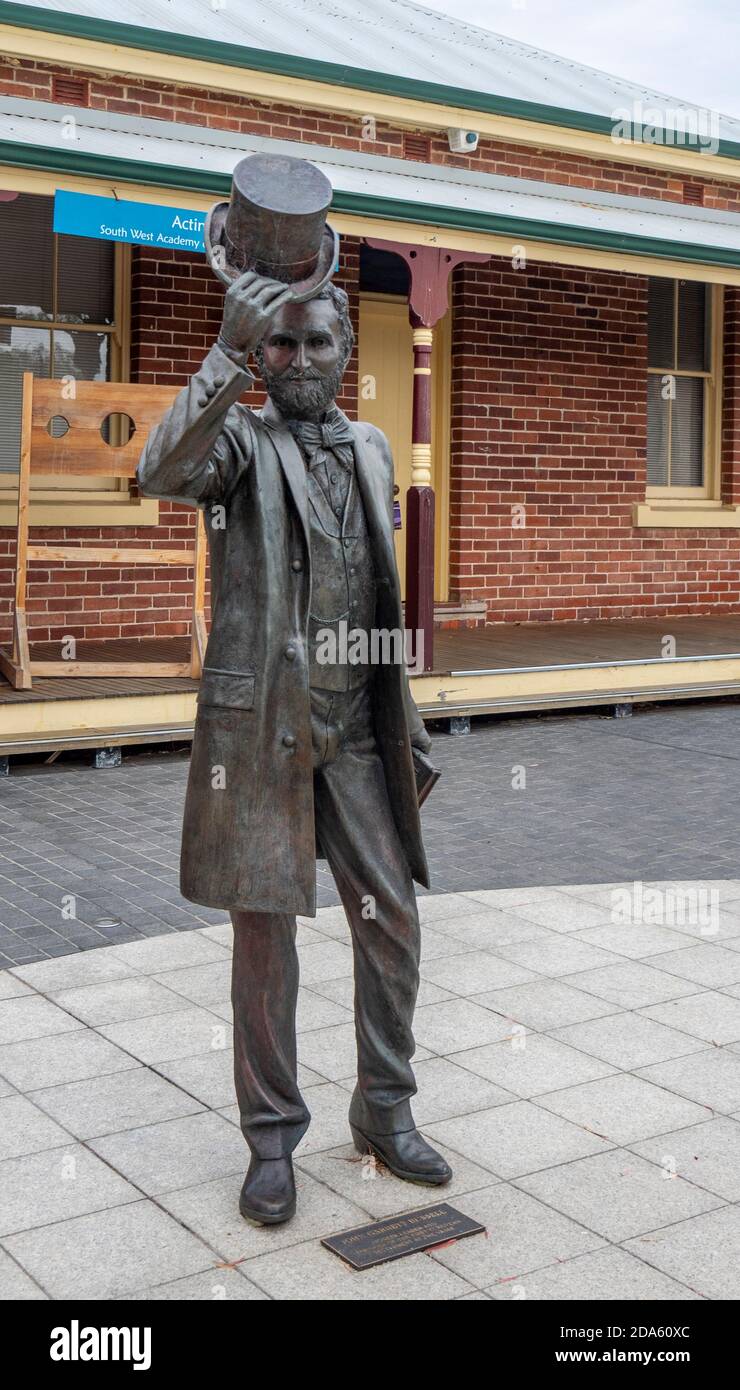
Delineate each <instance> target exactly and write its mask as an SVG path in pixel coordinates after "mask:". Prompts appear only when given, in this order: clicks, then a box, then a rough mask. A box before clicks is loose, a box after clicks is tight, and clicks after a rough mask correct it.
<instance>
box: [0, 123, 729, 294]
mask: <svg viewBox="0 0 740 1390" xmlns="http://www.w3.org/2000/svg"><path fill="white" fill-rule="evenodd" d="M0 165H5V166H8V167H14V168H23V169H37V170H45V171H47V172H52V173H58V174H74V175H81V176H83V177H88V178H99V179H106V180H112V181H114V182H119V183H133V184H139V185H142V184H149V185H154V186H156V187H160V188H168V189H182V190H183V191H188V190H190V191H191V192H198V193H202V194H213V196H214V197H218V196H228V194H229V191H230V187H231V175H230V174H220V173H214V172H212V171H207V172H206V171H201V170H191V169H187V168H183V167H181V166H176V165H165V164H153V163H146V162H144V161H143V160H135V159H125V158H121V157H120V156H114V155H103V154H86V153H83V152H81V151H76V152H75V151H70V150H67V149H61V148H55V147H50V146H44V145H26V144H22V143H20V142H15V141H0ZM332 207H333V208H335V209H336V210H337V211H338V212H344V213H347V214H349V215H354V216H360V217H368V218H372V219H373V220H378V221H386V222H388V221H390V222H396V223H398V222H405V223H411V224H413V223H418V224H421V225H426V224H429V223H431V224H433V225H435V226H438V227H444V228H450V229H455V230H457V231H468V232H477V233H482V234H486V233H487V234H489V235H491V236H497V237H500V236H506V237H510V238H511V239H512V241H513V242H521V241H530V242H540V243H546V244H549V245H551V246H563V247H581V248H585V249H589V250H599V251H612V252H614V251H618V252H620V253H622V254H623V255H627V256H630V255H631V256H635V257H651V258H653V259H655V260H668V261H672V262H678V261H680V262H684V263H686V264H694V265H703V266H707V267H710V266H711V267H713V268H718V267H727V268H732V269H734V270H737V269H740V250H734V249H732V248H729V247H723V246H710V245H702V244H696V243H692V242H679V241H676V240H670V239H667V238H658V237H650V236H635V235H634V234H631V233H624V232H615V231H608V230H604V229H601V228H584V227H577V226H569V225H567V224H563V223H559V224H558V225H557V226H555V225H554V224H553V223H552V222H548V221H540V220H535V219H530V218H521V217H511V216H507V215H504V214H499V213H489V212H481V211H476V210H474V209H466V208H453V207H445V206H440V205H438V204H434V203H422V202H418V201H413V202H412V201H407V200H403V199H399V198H389V197H387V196H380V195H373V194H366V193H361V194H360V193H350V192H343V191H342V190H340V189H339V190H338V189H335V190H334V197H333V200H332Z"/></svg>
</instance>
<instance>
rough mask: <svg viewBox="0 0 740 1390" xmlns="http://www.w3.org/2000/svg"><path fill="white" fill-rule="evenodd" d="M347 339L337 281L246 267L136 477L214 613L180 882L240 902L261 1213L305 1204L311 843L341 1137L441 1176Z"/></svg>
mask: <svg viewBox="0 0 740 1390" xmlns="http://www.w3.org/2000/svg"><path fill="white" fill-rule="evenodd" d="M352 346H353V331H352V325H351V321H350V317H349V313H348V300H347V296H346V294H345V293H344V291H342V290H341V289H338V288H337V287H335V286H334V285H332V284H328V283H326V284H325V285H324V286H323V288H321V289H320V291H319V293H318V294H317V295H316V296H315V297H313V298H310V299H308V300H307V301H305V302H300V303H297V302H295V300H294V297H293V294H292V291H291V288H290V286H289V285H286V283H285V282H284V280H277V279H274V278H272V277H269V276H265V275H263V274H259V273H258V272H257V271H256V270H254V269H248V270H246V271H245V272H244V273H240V274H239V275H238V276H237V277H236V278H232V280H231V285H230V288H229V289H228V291H227V293H226V298H225V304H224V315H223V323H222V327H221V331H220V334H219V337H218V340H217V342H216V343H215V344H214V346H213V347H212V348H211V349H210V351H209V353H208V355H207V357H206V358H205V361H204V362H203V365H202V366H201V368H200V369H199V371H198V372H197V373H196V374H195V376H194V377H193V378H192V380H191V381H190V383H189V385H188V386H186V387H185V388H184V389H183V390H182V391H181V392H180V395H179V396H178V397H177V399H176V400H175V402H174V404H173V406H172V408H171V410H170V411H169V412H168V414H167V415H166V416H165V418H164V420H163V421H162V423H161V424H160V425H159V426H158V427H157V429H156V430H155V431H153V433H152V434H151V436H150V438H149V441H148V443H147V446H146V449H145V451H144V454H143V456H142V460H141V463H140V465H139V472H138V480H139V483H140V487H141V491H142V492H143V493H145V494H147V495H148V496H153V497H169V498H175V499H177V500H178V501H190V502H193V503H195V504H196V505H198V506H201V507H203V508H204V509H205V519H206V529H207V532H208V536H209V546H210V553H211V577H212V624H211V632H210V638H209V642H208V648H207V653H206V658H205V663H204V670H203V677H202V681H201V686H200V692H199V700H198V716H197V722H196V729H195V735H194V740H193V752H192V760H191V767H190V776H189V782H188V792H187V799H186V807H185V819H184V827H183V844H182V860H181V885H182V891H183V893H184V895H185V896H186V897H187V898H189V899H190V900H191V901H194V902H197V903H203V904H208V905H211V906H218V907H224V908H227V909H228V910H229V911H230V913H231V919H232V922H233V927H234V955H233V977H232V1001H233V1006H234V1072H235V1083H236V1093H237V1099H238V1103H239V1111H240V1117H241V1128H242V1132H243V1134H244V1137H245V1139H246V1141H247V1144H248V1146H249V1149H250V1151H251V1162H250V1164H249V1170H248V1172H247V1176H246V1178H245V1181H244V1185H243V1187H242V1191H241V1197H240V1203H239V1206H240V1211H241V1213H242V1215H243V1216H244V1217H246V1218H247V1219H249V1220H252V1221H257V1222H261V1223H277V1222H281V1221H286V1220H288V1219H289V1218H290V1217H291V1216H292V1215H293V1213H294V1211H295V1200H296V1199H295V1183H294V1176H293V1167H292V1161H291V1154H292V1152H293V1150H294V1149H295V1147H296V1145H297V1144H298V1143H299V1141H300V1139H301V1137H302V1136H303V1134H304V1133H305V1131H306V1129H307V1127H308V1124H309V1120H310V1115H309V1111H308V1109H307V1107H306V1104H305V1102H304V1100H303V1097H302V1096H301V1093H300V1091H299V1089H298V1084H297V1079H296V1033H295V1011H296V1000H297V991H298V957H297V953H296V945H295V938H296V913H301V914H304V915H308V916H314V915H315V911H316V855H317V853H319V854H321V855H322V856H323V857H324V858H326V859H327V860H328V863H329V865H330V867H331V870H332V873H333V875H334V878H335V881H336V884H337V888H338V891H339V894H340V896H341V900H342V904H343V906H344V909H345V912H346V915H347V919H348V922H349V926H350V929H351V933H352V944H353V948H354V966H355V1025H356V1035H357V1051H358V1074H357V1085H356V1088H355V1090H354V1093H353V1095H352V1098H351V1102H350V1107H349V1123H350V1129H351V1132H352V1137H353V1139H354V1142H355V1145H356V1147H357V1148H358V1150H359V1151H360V1152H362V1153H373V1154H375V1155H376V1156H377V1157H379V1158H380V1159H381V1161H382V1162H383V1163H384V1164H386V1165H387V1167H388V1168H390V1169H391V1170H392V1172H394V1173H395V1174H397V1175H398V1176H399V1177H401V1178H406V1179H408V1180H409V1181H410V1182H416V1183H429V1184H443V1183H446V1182H448V1181H449V1179H450V1177H451V1172H450V1169H449V1167H448V1165H447V1163H446V1162H445V1161H444V1159H443V1158H442V1157H441V1155H440V1154H438V1153H437V1152H436V1151H435V1150H434V1149H433V1148H431V1146H430V1145H429V1144H428V1143H427V1142H426V1140H424V1139H423V1138H422V1136H421V1135H420V1134H419V1132H418V1130H417V1129H416V1127H415V1125H414V1120H413V1117H412V1113H411V1106H410V1098H411V1096H413V1095H414V1093H415V1091H416V1084H415V1081H414V1076H413V1072H412V1068H411V1064H410V1059H411V1057H412V1055H413V1051H414V1040H413V1034H412V1019H413V1013H414V1006H415V1000H416V994H417V988H418V962H419V947H420V934H419V919H418V912H417V906H416V897H415V891H414V885H413V880H414V879H416V880H417V881H418V882H419V883H422V884H423V885H424V886H427V887H428V870H427V864H426V858H425V854H424V848H423V844H422V839H421V831H420V823H419V811H418V801H417V793H416V782H415V776H414V767H413V759H412V746H413V747H415V748H416V749H419V750H422V751H427V750H428V748H429V746H430V739H429V736H428V734H427V732H426V730H425V728H424V724H423V722H422V720H421V718H420V716H419V714H418V712H417V709H416V706H415V704H414V701H413V698H412V696H411V693H410V690H409V686H408V676H407V672H406V667H405V665H404V663H403V656H402V655H401V657H400V659H399V657H398V656H397V655H396V656H395V659H390V660H389V659H388V653H389V650H390V647H389V646H388V645H386V646H382V647H381V650H382V655H381V656H380V658H378V655H377V644H376V652H375V659H373V644H372V642H371V641H370V640H368V642H367V643H366V644H364V645H363V644H362V643H359V645H355V646H354V647H352V637H353V634H356V633H358V632H359V633H360V634H361V635H362V634H364V635H366V636H367V638H368V639H370V638H371V636H372V631H373V630H375V631H378V630H380V631H383V632H394V631H395V632H397V633H402V632H403V619H402V610H401V598H400V588H399V579H398V571H397V568H396V562H395V553H394V545H393V462H392V459H391V455H390V451H389V447H388V443H387V440H386V438H385V436H384V435H383V434H382V433H381V431H380V430H378V429H376V428H374V427H373V426H371V425H363V424H354V423H352V422H350V420H349V419H348V418H347V416H346V415H344V414H343V412H342V411H341V410H339V409H338V408H337V406H336V405H335V403H334V401H335V396H336V393H337V391H338V389H339V386H340V383H341V380H342V376H343V373H344V370H345V367H346V365H347V362H348V360H349V357H350V354H351V351H352ZM252 351H253V352H254V353H255V357H256V360H257V363H258V365H259V368H260V372H261V374H262V377H263V380H264V383H265V386H266V388H267V392H268V399H267V402H266V403H265V405H264V407H263V408H262V409H261V410H259V411H253V410H249V409H247V408H246V407H244V406H243V405H239V404H238V403H237V402H238V399H239V397H240V396H241V395H242V393H243V392H244V390H245V389H246V387H247V385H248V383H249V382H250V381H251V380H254V378H253V375H252V373H251V372H250V371H249V369H248V367H247V358H248V356H249V354H250V352H252ZM342 629H344V640H343V630H342ZM327 632H329V634H331V633H334V634H335V635H336V638H337V641H336V643H335V646H334V648H333V649H332V646H331V643H329V644H328V646H327V643H326V637H327ZM348 632H349V634H350V639H351V640H350V643H349V644H348V642H347V640H346V638H347V633H348ZM322 644H323V645H322ZM391 645H393V644H391ZM350 647H352V657H353V659H350V657H349V649H350ZM327 650H328V651H330V652H331V651H332V650H333V651H334V656H333V658H332V659H329V660H326V659H322V654H325V653H326V651H327ZM394 650H397V649H395V648H394ZM358 651H359V657H360V659H359V660H358V659H356V658H357V654H358Z"/></svg>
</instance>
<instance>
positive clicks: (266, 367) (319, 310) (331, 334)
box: [260, 299, 345, 420]
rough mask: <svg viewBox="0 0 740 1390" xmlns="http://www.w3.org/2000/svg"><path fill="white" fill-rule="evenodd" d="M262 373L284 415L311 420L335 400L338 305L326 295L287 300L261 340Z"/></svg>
mask: <svg viewBox="0 0 740 1390" xmlns="http://www.w3.org/2000/svg"><path fill="white" fill-rule="evenodd" d="M260 346H261V352H260V356H261V362H260V366H261V369H262V375H263V377H264V381H265V385H266V387H267V390H268V392H269V395H270V397H271V399H272V400H273V401H274V402H275V405H276V406H277V407H278V409H279V410H280V412H281V413H282V414H283V415H285V416H286V417H287V418H288V419H293V420H314V419H318V418H319V417H320V416H321V415H323V413H324V411H326V410H328V409H329V406H330V405H331V404H332V403H333V401H334V397H335V396H336V394H337V391H338V390H339V387H340V385H341V381H342V376H343V374H344V367H345V363H344V352H343V345H342V336H341V332H340V327H339V319H338V317H337V312H336V309H335V308H334V305H333V304H332V303H331V300H328V299H309V300H308V302H307V303H306V304H285V305H284V306H283V308H282V309H279V310H278V312H277V314H276V315H275V317H274V319H273V320H272V322H271V324H270V327H269V329H268V332H267V333H266V334H265V336H264V338H263V339H262V343H261V345H260Z"/></svg>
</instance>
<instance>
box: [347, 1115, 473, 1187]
mask: <svg viewBox="0 0 740 1390" xmlns="http://www.w3.org/2000/svg"><path fill="white" fill-rule="evenodd" d="M350 1129H351V1131H352V1138H353V1139H354V1141H355V1148H356V1149H357V1152H358V1153H361V1154H367V1153H372V1154H375V1155H376V1157H377V1158H379V1159H380V1161H381V1163H384V1164H385V1166H386V1168H390V1170H391V1172H392V1173H395V1175H396V1177H397V1178H404V1180H405V1181H406V1182H420V1183H428V1184H430V1185H431V1186H434V1187H442V1186H443V1185H444V1184H445V1183H447V1182H449V1181H450V1178H451V1177H452V1169H451V1168H450V1165H449V1163H445V1160H444V1159H443V1157H442V1155H441V1154H438V1153H437V1150H436V1149H433V1148H432V1146H431V1144H427V1141H426V1139H424V1138H423V1137H422V1135H421V1134H420V1133H419V1131H418V1129H407V1130H404V1131H403V1132H402V1133H400V1134H363V1132H362V1130H360V1129H357V1127H356V1126H355V1125H350Z"/></svg>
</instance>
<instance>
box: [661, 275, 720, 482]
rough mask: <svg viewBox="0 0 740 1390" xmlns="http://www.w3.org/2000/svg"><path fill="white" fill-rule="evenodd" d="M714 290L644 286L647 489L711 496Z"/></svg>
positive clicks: (673, 283) (675, 283) (668, 283)
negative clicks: (645, 292)
mask: <svg viewBox="0 0 740 1390" xmlns="http://www.w3.org/2000/svg"><path fill="white" fill-rule="evenodd" d="M717 315H718V308H717V294H716V292H715V291H714V290H713V288H712V286H711V285H704V284H700V283H699V282H698V281H695V280H663V279H651V280H650V281H649V289H648V439H647V481H648V493H649V494H650V493H653V495H655V494H657V495H666V494H667V492H668V490H670V493H671V495H673V496H674V497H676V498H680V497H686V498H689V499H691V498H694V499H696V498H697V497H711V496H714V495H716V486H717V478H716V475H717V472H718V469H717V467H716V459H715V454H716V452H717V449H718V436H717V430H716V409H717V384H716V380H715V374H716V373H718V372H719V371H720V369H721V362H719V361H717V360H715V359H716V358H719V356H720V354H719V351H718V350H717V348H716V346H715V338H716V334H715V331H714V330H715V327H716V326H717V325H716V323H715V316H717Z"/></svg>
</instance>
